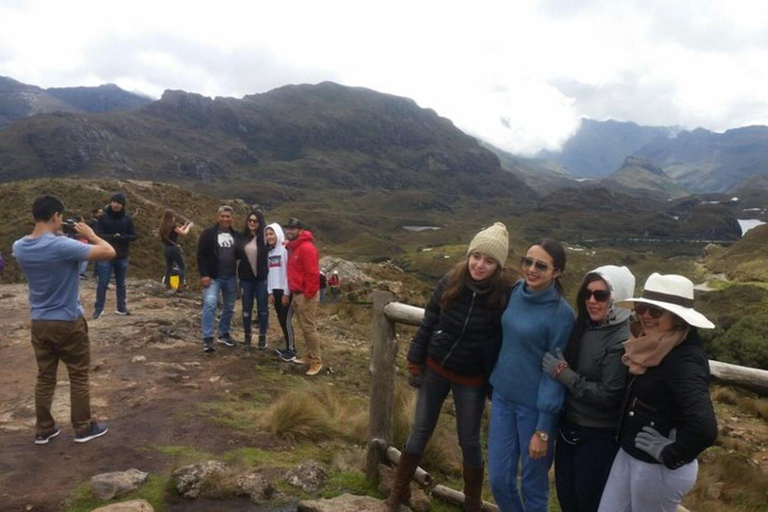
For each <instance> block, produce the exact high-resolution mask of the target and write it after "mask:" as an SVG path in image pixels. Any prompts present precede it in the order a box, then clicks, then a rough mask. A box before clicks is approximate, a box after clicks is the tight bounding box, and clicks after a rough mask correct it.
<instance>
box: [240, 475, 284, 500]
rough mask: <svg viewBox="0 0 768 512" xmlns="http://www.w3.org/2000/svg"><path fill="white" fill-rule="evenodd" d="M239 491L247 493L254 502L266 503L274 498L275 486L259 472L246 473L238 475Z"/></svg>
mask: <svg viewBox="0 0 768 512" xmlns="http://www.w3.org/2000/svg"><path fill="white" fill-rule="evenodd" d="M236 485H237V491H238V493H240V494H246V495H248V496H249V497H250V498H251V501H252V502H254V503H264V502H266V501H269V499H270V498H272V495H273V494H274V493H275V488H274V487H273V486H272V484H270V483H269V481H267V479H266V478H264V476H263V475H261V474H259V473H245V474H242V475H240V476H239V477H237V481H236Z"/></svg>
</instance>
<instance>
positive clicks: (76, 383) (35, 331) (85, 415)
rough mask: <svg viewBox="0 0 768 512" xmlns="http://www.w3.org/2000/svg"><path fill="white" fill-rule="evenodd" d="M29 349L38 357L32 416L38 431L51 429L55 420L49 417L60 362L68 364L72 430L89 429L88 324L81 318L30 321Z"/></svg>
mask: <svg viewBox="0 0 768 512" xmlns="http://www.w3.org/2000/svg"><path fill="white" fill-rule="evenodd" d="M32 348H33V349H34V350H35V359H36V360H37V383H36V384H35V417H36V418H37V421H36V427H37V433H38V434H41V433H44V432H48V431H50V430H51V429H52V428H53V427H54V426H55V425H56V423H55V422H54V419H53V416H51V403H53V393H54V391H56V371H57V369H58V368H59V361H62V362H63V363H64V364H65V365H67V372H68V373H69V398H70V402H71V417H72V427H73V428H74V429H75V433H77V434H81V433H83V432H85V431H86V430H88V427H89V426H90V423H91V399H90V394H89V388H88V368H89V366H90V363H91V350H90V343H89V341H88V324H87V323H86V322H85V319H84V318H83V317H80V318H79V319H77V320H75V321H74V322H65V321H59V320H32Z"/></svg>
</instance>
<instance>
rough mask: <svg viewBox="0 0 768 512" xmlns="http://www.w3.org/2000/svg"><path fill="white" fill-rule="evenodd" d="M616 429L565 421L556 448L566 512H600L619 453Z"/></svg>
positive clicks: (559, 496)
mask: <svg viewBox="0 0 768 512" xmlns="http://www.w3.org/2000/svg"><path fill="white" fill-rule="evenodd" d="M615 435H616V429H612V428H590V427H582V426H580V425H575V424H573V423H570V422H567V421H563V422H562V423H561V425H560V429H559V430H558V435H557V440H556V441H555V442H556V445H555V485H556V488H557V499H558V501H560V507H561V508H562V510H563V512H597V508H598V506H599V505H600V497H601V496H602V495H603V488H604V487H605V482H606V481H607V480H608V475H609V474H610V472H611V465H612V464H613V459H614V457H615V456H616V452H617V451H618V450H619V445H618V443H616V439H615Z"/></svg>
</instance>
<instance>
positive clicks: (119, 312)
mask: <svg viewBox="0 0 768 512" xmlns="http://www.w3.org/2000/svg"><path fill="white" fill-rule="evenodd" d="M115 313H117V314H118V315H120V316H128V315H130V314H131V312H130V311H128V310H127V309H126V310H125V311H120V310H119V309H116V310H115Z"/></svg>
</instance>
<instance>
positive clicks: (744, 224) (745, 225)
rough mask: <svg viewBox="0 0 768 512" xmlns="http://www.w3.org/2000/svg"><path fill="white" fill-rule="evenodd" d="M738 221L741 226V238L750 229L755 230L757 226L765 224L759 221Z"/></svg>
mask: <svg viewBox="0 0 768 512" xmlns="http://www.w3.org/2000/svg"><path fill="white" fill-rule="evenodd" d="M738 221H739V226H741V236H744V235H746V234H747V231H749V230H750V229H752V228H756V227H757V226H760V225H762V224H765V222H763V221H761V220H759V219H738Z"/></svg>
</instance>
